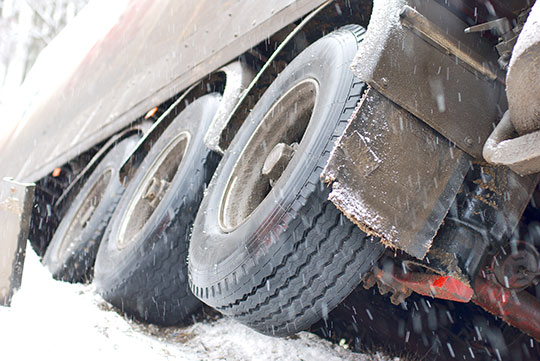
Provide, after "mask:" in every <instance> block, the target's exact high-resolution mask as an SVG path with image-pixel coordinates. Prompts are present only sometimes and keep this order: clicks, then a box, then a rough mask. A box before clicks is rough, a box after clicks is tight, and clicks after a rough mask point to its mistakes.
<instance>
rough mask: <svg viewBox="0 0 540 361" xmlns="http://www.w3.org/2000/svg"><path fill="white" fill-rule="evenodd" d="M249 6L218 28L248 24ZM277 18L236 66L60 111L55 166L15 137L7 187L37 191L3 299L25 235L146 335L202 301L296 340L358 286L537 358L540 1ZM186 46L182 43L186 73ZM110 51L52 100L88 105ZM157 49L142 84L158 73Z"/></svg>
mask: <svg viewBox="0 0 540 361" xmlns="http://www.w3.org/2000/svg"><path fill="white" fill-rule="evenodd" d="M148 3H149V2H145V1H139V2H137V1H134V2H132V3H131V5H130V7H129V9H130V11H131V13H130V12H127V13H128V14H131V17H129V16H128V17H127V18H125V19H128V20H129V19H131V21H135V20H136V19H138V21H140V23H141V24H142V25H141V24H139V25H141V26H142V27H143V28H144V26H145V24H146V25H148V24H151V25H152V27H151V29H158V30H159V29H162V30H163V29H164V28H163V27H162V28H160V27H159V26H158V25H157V24H156V22H155V19H153V20H152V21H151V22H150V21H149V20H148V19H147V20H145V19H146V18H138V17H137V14H139V13H138V12H139V11H143V10H145V11H147V12H148V13H154V12H155V13H156V14H157V13H158V10H157V8H154V6H152V5H149V4H148ZM241 3H242V2H238V4H237V5H235V6H237V7H235V6H232V7H231V9H229V10H230V12H229V13H228V16H229V17H231V18H236V16H240V18H242V16H241V15H238V14H237V13H235V11H237V10H239V9H242V6H241ZM194 6H195V5H194ZM245 6H248V5H245ZM280 6H281V5H280ZM265 10H269V11H270V9H265ZM278 10H279V11H278ZM193 11H194V13H193V14H194V17H193V19H192V21H193V22H194V23H197V21H199V22H198V23H197V24H199V25H201V24H202V25H204V26H203V28H205V26H206V23H207V21H203V20H200V19H204V16H202V15H200V13H199V12H197V11H199V10H197V9H195V7H194V9H193ZM274 11H275V12H276V13H275V15H269V16H268V17H265V16H266V15H264V16H263V15H261V18H264V19H265V20H263V21H262V22H261V24H264V26H263V25H261V27H259V28H257V27H255V26H256V25H257V26H259V23H257V21H258V19H257V17H255V20H253V25H252V27H253V29H258V30H257V31H255V30H253V31H252V32H250V31H247V30H241V29H240V30H238V32H237V33H235V34H233V36H232V38H242V39H250V40H249V41H245V42H244V43H242V44H241V46H239V45H234V44H238V43H234V42H233V43H230V44H229V45H228V47H225V48H222V50H220V51H223V52H227V53H228V55H227V56H221V55H220V56H217V55H216V56H215V57H212V55H210V56H209V57H208V58H207V59H206V60H201V62H200V63H198V64H187V63H189V61H187V63H186V61H184V60H182V61H180V63H181V65H182V66H184V65H186V64H187V65H186V66H187V69H189V70H186V71H185V72H184V73H181V74H180V75H178V74H177V75H171V76H169V79H170V78H174V79H175V80H174V81H169V82H168V83H167V84H161V85H160V86H161V87H160V88H159V87H157V86H156V84H150V83H148V84H146V85H148V86H149V89H148V91H147V93H148V96H146V97H145V98H144V100H140V101H138V102H137V103H136V104H135V105H133V104H130V102H129V101H126V100H125V99H127V97H128V96H134V97H135V98H136V97H137V96H139V95H141V94H143V91H142V90H141V89H136V90H130V91H129V92H127V93H125V94H121V95H120V97H119V98H114V97H113V98H111V99H110V100H101V97H105V93H102V94H100V93H99V90H100V88H99V86H98V85H95V87H96V89H97V90H98V91H97V93H94V92H93V93H92V94H91V96H92V97H96V98H97V99H99V102H98V103H99V105H102V106H103V108H99V107H96V108H95V109H87V107H86V106H85V109H84V111H80V109H78V108H77V106H76V105H69V109H66V111H65V113H66V114H67V116H69V115H71V113H73V112H75V111H77V110H79V112H77V113H76V118H74V119H76V122H81V124H92V121H94V122H95V124H96V125H95V126H94V128H93V132H92V131H86V134H88V136H83V135H84V134H85V133H84V127H90V128H92V126H90V125H84V126H83V129H82V130H81V131H82V132H83V133H81V134H83V135H81V134H78V135H77V137H76V138H77V139H70V140H69V142H63V141H62V142H59V144H58V146H57V148H55V149H52V148H53V147H52V146H50V145H48V146H47V147H48V148H47V147H45V149H49V148H50V149H51V156H50V157H48V154H45V155H43V156H40V157H37V158H36V159H33V160H32V161H28V162H26V163H25V164H21V163H20V162H21V159H24V157H28V155H25V154H24V152H21V147H23V146H24V145H25V144H28V139H29V138H32V139H33V137H34V134H36V133H35V132H36V130H39V129H40V128H39V127H37V128H35V129H33V128H32V126H28V124H27V125H26V126H22V127H21V128H20V129H17V132H15V133H14V134H18V138H17V136H14V137H13V139H11V140H10V141H9V142H7V143H6V145H4V146H3V148H2V149H3V153H4V154H6V157H7V158H9V160H6V161H5V163H6V165H5V167H4V173H3V174H2V175H3V176H6V177H8V176H10V177H15V180H16V181H19V182H33V183H35V191H34V185H30V184H21V183H18V182H15V181H13V180H4V182H3V183H2V185H1V187H2V188H1V191H2V192H1V193H0V194H2V199H0V201H1V202H2V203H1V204H4V207H2V208H1V211H2V212H4V214H5V215H6V217H4V219H5V222H6V223H5V227H4V226H3V228H5V229H6V233H5V236H4V240H3V244H2V245H0V247H2V248H4V247H5V249H6V250H7V251H6V252H9V253H5V254H9V257H7V258H6V259H5V260H4V263H3V264H4V265H3V266H2V267H3V269H5V271H3V270H0V276H2V277H0V278H2V279H5V282H4V283H2V282H0V286H2V287H3V288H0V290H3V291H2V292H3V293H0V296H2V298H3V300H4V303H5V304H9V299H10V297H11V295H12V293H13V292H14V290H15V289H16V288H17V286H18V283H19V282H20V274H21V269H20V267H21V266H20V265H21V262H22V261H21V259H22V258H24V257H23V254H24V247H25V245H26V235H27V234H28V238H29V239H30V243H31V244H32V246H33V247H34V248H35V249H36V250H37V252H38V254H39V255H40V256H42V257H43V263H44V264H45V265H46V266H47V267H48V268H49V269H50V270H51V272H52V273H53V276H54V277H55V278H59V279H63V280H66V281H70V282H81V281H82V282H87V281H92V280H93V281H94V282H95V283H96V287H97V290H98V292H99V293H100V294H101V295H102V296H103V297H104V298H105V299H106V300H107V301H109V302H111V303H112V304H113V305H115V306H116V307H118V308H120V309H121V310H122V312H125V313H127V314H129V315H131V316H134V317H136V318H139V319H142V320H145V321H147V322H151V323H156V324H164V325H169V324H175V323H178V322H180V321H182V320H183V319H185V318H186V317H188V316H189V315H190V313H191V312H193V310H194V309H196V308H197V307H199V305H200V304H199V301H198V300H201V301H202V302H204V303H206V304H207V305H210V306H211V307H213V308H215V309H217V310H218V311H220V312H221V313H223V314H225V315H229V316H231V317H233V318H235V319H237V320H239V321H240V322H242V323H244V324H247V325H248V326H250V327H252V328H254V329H256V330H257V331H259V332H262V333H266V334H270V335H290V334H293V333H295V332H297V331H300V330H302V329H305V328H307V327H309V326H310V325H312V324H313V323H315V322H317V321H318V320H319V319H321V318H323V319H324V318H326V317H327V315H328V312H329V311H331V310H332V309H333V308H335V307H336V306H337V305H338V304H339V303H340V302H341V301H342V300H343V299H344V298H345V297H346V296H347V295H348V294H350V293H351V292H352V291H353V290H354V289H355V288H357V286H359V285H360V284H363V285H364V287H365V288H367V289H369V288H371V287H373V286H375V285H377V287H378V289H379V291H380V292H381V294H386V293H388V292H390V294H391V296H390V301H391V302H392V303H393V304H395V305H404V304H406V302H407V301H406V300H407V298H408V297H409V296H411V294H412V293H417V294H420V295H423V296H425V297H431V298H438V299H443V300H449V301H454V302H459V303H468V302H473V303H475V304H476V305H478V306H480V307H482V308H483V309H485V310H486V311H488V312H490V313H491V314H493V315H495V316H497V317H499V318H501V319H502V320H504V321H505V322H507V323H508V324H510V325H512V326H514V327H516V328H518V329H520V330H521V331H522V332H524V333H526V334H528V335H530V336H531V337H533V338H534V339H535V340H537V341H540V301H539V298H538V296H537V291H536V286H537V285H538V283H539V280H540V278H539V276H540V254H539V253H538V245H539V244H538V242H539V240H538V237H535V235H537V230H536V227H537V226H536V224H537V223H535V222H537V220H536V219H535V218H534V215H535V214H537V213H535V211H534V210H536V209H537V205H536V204H537V203H536V200H537V199H538V187H537V186H538V182H539V180H540V178H539V175H538V171H539V170H540V165H539V164H540V162H539V161H538V159H539V156H538V151H539V149H540V147H539V146H538V144H540V143H539V142H538V141H537V137H538V134H540V133H539V129H540V122H539V120H538V119H539V114H540V113H539V112H540V111H539V109H540V89H539V86H540V85H539V84H540V82H539V75H538V74H539V73H538V70H539V69H540V64H539V63H540V61H539V59H540V55H539V54H540V26H539V24H540V6H539V5H538V4H536V5H535V4H534V2H529V1H521V0H516V1H510V2H504V1H498V0H497V1H495V0H494V1H491V2H483V1H461V0H452V1H432V0H410V1H408V0H385V1H383V0H381V1H374V2H373V3H372V2H369V1H350V0H348V1H327V2H321V1H311V2H310V1H298V2H296V3H294V4H293V5H291V4H289V3H287V4H286V5H283V8H281V10H280V9H279V6H278V5H276V8H275V9H272V10H271V14H274ZM164 23H166V21H164ZM129 24H131V23H128V25H129ZM242 24H243V23H238V24H237V25H238V27H239V28H240V27H241V26H240V25H242ZM124 25H126V24H124ZM131 25H132V24H131ZM136 25H137V24H135V25H133V26H134V27H136ZM227 25H228V26H230V25H231V23H229V22H227V21H223V24H222V23H219V26H218V27H221V26H225V27H226V26H227ZM163 26H164V25H163ZM190 26H192V24H191V25H189V24H188V25H186V28H185V31H186V32H188V31H190V30H193V29H195V28H196V26H195V27H194V28H193V29H192V28H191V27H190ZM233 28H234V27H233ZM121 29H122V28H120V29H118V28H117V29H116V31H121ZM130 29H131V28H130V26H127V27H125V28H124V30H125V31H126V32H128V31H129V30H130ZM228 29H229V28H228ZM261 29H262V30H261ZM229 30H230V29H229ZM168 31H170V32H171V34H176V30H170V29H169V30H168ZM193 31H195V30H193ZM233 31H235V30H233ZM156 32H157V33H159V31H157V30H156V31H153V32H150V33H149V34H155V33H156ZM115 34H116V33H115V32H114V31H111V32H110V33H109V36H111V38H112V37H114V36H116V35H115ZM192 34H195V32H194V33H192ZM197 34H198V33H197ZM207 34H208V31H207ZM132 35H133V34H132ZM229 35H231V34H228V35H227V36H229ZM262 35H264V36H262ZM126 36H127V35H126ZM133 36H134V35H133ZM137 36H138V35H137ZM190 36H191V35H190ZM198 36H199V35H193V36H192V37H189V36H188V37H187V38H186V39H188V40H189V41H188V40H185V41H184V43H182V44H183V49H182V51H183V52H184V53H185V54H186V56H187V54H196V49H194V46H193V45H195V48H196V44H193V41H195V40H197V41H203V42H204V40H201V39H199V38H198ZM261 37H264V39H259V38H261ZM194 39H195V40H194ZM202 39H204V37H203V38H202ZM255 39H258V41H257V42H255ZM215 41H216V40H208V43H207V44H208V46H209V48H212V46H213V42H215ZM111 43H112V44H114V42H112V40H111ZM199 45H200V44H199ZM211 45H212V46H211ZM109 46H110V44H109V43H107V42H103V44H102V45H101V47H96V49H97V50H96V53H95V54H101V55H95V57H94V58H93V57H92V56H89V57H87V58H86V59H85V60H84V61H83V62H82V63H81V64H82V65H81V67H80V68H79V70H80V72H79V73H77V72H75V73H74V74H75V75H74V76H73V77H72V78H71V79H70V81H69V82H68V83H67V84H68V85H65V84H64V87H63V88H62V87H60V88H59V89H60V90H59V91H58V92H59V93H62V94H64V95H63V96H66V95H65V94H67V93H68V91H71V92H72V94H76V92H77V91H80V92H81V93H84V91H83V90H77V89H78V88H77V87H78V86H80V85H78V84H80V83H77V82H76V81H77V80H79V81H81V79H82V80H84V76H83V75H85V74H86V76H88V75H87V74H88V72H89V71H91V70H92V69H94V68H95V67H96V66H97V65H96V64H98V65H100V64H101V65H102V64H103V63H101V62H100V61H103V60H104V59H106V58H107V56H108V57H113V54H112V53H111V50H110V49H109ZM243 47H247V50H244V49H243ZM162 49H168V48H167V47H166V46H165V45H164V46H163V48H162ZM223 49H225V50H223ZM139 50H140V49H139ZM100 51H101V53H100ZM204 52H208V53H209V54H212V53H214V50H208V49H204V50H201V53H204ZM173 53H174V51H173ZM229 53H231V54H233V55H231V54H229ZM103 54H104V55H103ZM163 54H164V55H163V57H162V59H160V61H158V62H155V63H152V64H153V65H152V67H151V68H149V69H148V73H151V72H152V71H154V72H155V71H158V70H159V69H162V71H165V70H163V69H167V68H166V66H164V65H163V64H162V63H163V62H162V61H161V60H164V61H165V60H167V62H168V61H169V60H170V59H169V57H168V55H170V54H171V53H170V52H169V51H168V50H167V51H164V52H163ZM220 54H221V53H220ZM91 55H92V54H91ZM157 56H159V54H158V55H157ZM113 58H114V57H113ZM182 59H183V58H182ZM115 61H116V60H115ZM156 64H157V65H156ZM111 68H112V69H113V70H114V66H113V67H111ZM96 69H97V68H96ZM108 71H109V70H106V71H102V72H98V75H100V76H106V75H107V74H108V73H107V72H108ZM140 71H141V72H143V71H144V70H140ZM180 79H181V80H182V81H181V82H180ZM98 80H99V79H98ZM113 80H114V81H117V79H113ZM121 80H122V79H120V80H118V81H121ZM111 81H112V80H111ZM96 84H99V81H96ZM179 84H180V85H179ZM139 85H145V84H139ZM105 86H106V87H107V85H106V84H105ZM158 88H159V89H158ZM101 90H103V89H102V88H101ZM96 94H97V95H96ZM57 96H59V95H58V94H56V93H53V94H52V95H48V97H47V96H46V97H44V98H43V99H44V100H41V102H37V103H38V104H39V105H38V106H37V107H33V108H30V109H31V111H29V115H25V117H26V118H24V119H26V122H27V123H29V124H34V123H32V122H33V119H36V117H37V114H39V112H40V111H43V110H47V111H51V109H52V108H51V107H57V105H55V104H56V103H54V101H55V100H56V98H55V97H57ZM104 99H105V98H104ZM70 100H71V101H75V102H76V101H81V100H80V99H79V97H77V96H73V98H70ZM122 102H125V104H126V105H125V108H119V106H120V104H122ZM51 104H52V105H51ZM93 106H96V104H95V103H94V104H93ZM115 107H116V108H115ZM107 109H109V110H111V109H112V110H111V112H110V113H109V114H106V115H100V112H101V111H102V110H105V111H107ZM148 109H150V111H148ZM63 113H64V111H62V110H60V111H58V112H57V113H54V114H55V115H56V116H59V117H60V115H59V114H63ZM74 114H75V113H74ZM63 116H66V115H63ZM100 116H101V118H100ZM114 117H116V119H113V118H114ZM60 119H62V118H60ZM64 119H66V118H64ZM100 119H101V124H102V128H101V132H99V129H100V128H99V124H100V123H99V120H100ZM60 123H62V121H60ZM64 123H66V122H64ZM66 124H67V123H66ZM103 124H104V125H103ZM77 130H79V129H77ZM43 132H44V134H45V136H44V137H43V138H39V139H38V138H36V139H37V141H36V142H37V144H38V145H39V144H41V143H40V142H46V141H47V140H46V139H45V137H46V136H47V135H48V134H47V132H48V131H46V130H44V131H43ZM68 133H69V132H68V131H67V130H66V134H64V135H61V136H59V139H61V138H63V137H66V136H68V135H69V134H68ZM36 137H37V136H36ZM81 137H82V138H81ZM49 142H50V140H49ZM62 145H63V148H62ZM15 153H21V154H17V155H15ZM27 154H28V153H27ZM11 156H13V158H12V157H11ZM31 158H32V157H31V156H30V158H29V159H31ZM10 192H11V193H12V194H10ZM21 192H22V193H21ZM32 195H33V196H32ZM32 199H33V201H32ZM31 204H33V206H32V207H30V206H29V205H31ZM526 209H527V211H526ZM531 210H532V211H531ZM524 212H525V216H524ZM531 214H532V218H531V216H530V215H531ZM8 216H9V217H8ZM186 259H187V260H188V261H187V262H186ZM2 279H0V281H2ZM4 284H5V286H4ZM197 299H198V300H197ZM473 358H474V356H473Z"/></svg>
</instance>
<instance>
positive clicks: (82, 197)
mask: <svg viewBox="0 0 540 361" xmlns="http://www.w3.org/2000/svg"><path fill="white" fill-rule="evenodd" d="M138 139H139V137H137V136H132V137H129V138H127V139H124V140H123V141H121V142H120V143H119V144H117V145H115V146H114V148H113V149H112V150H110V151H109V152H108V153H107V154H106V155H105V157H104V158H103V159H102V160H101V161H100V162H99V164H98V165H97V167H96V168H95V169H94V171H93V172H92V173H91V175H90V177H89V178H88V180H87V181H86V182H85V183H84V186H83V187H82V188H81V190H80V191H79V193H78V194H77V196H76V197H75V199H74V200H73V202H72V203H71V205H70V206H69V209H68V210H67V212H66V214H65V215H64V217H63V218H62V221H61V222H60V224H59V225H58V228H57V229H56V232H55V233H54V235H53V237H52V240H51V243H50V244H49V246H48V248H47V251H46V252H45V255H44V256H43V264H44V265H45V267H47V268H48V269H49V271H50V272H51V273H52V276H53V277H54V278H55V279H59V280H63V281H67V282H89V281H91V279H92V273H93V267H94V261H95V258H96V253H97V250H98V247H99V244H100V242H101V238H102V237H103V233H104V232H105V228H106V227H107V224H108V223H109V220H110V218H111V215H112V213H113V211H114V209H115V208H116V205H117V204H118V201H119V200H120V197H121V196H122V193H123V192H124V187H123V185H122V184H121V183H120V180H119V179H118V168H119V167H120V166H121V164H122V162H123V161H124V159H125V157H127V156H128V154H129V152H130V151H131V150H132V149H133V148H134V147H135V145H136V143H137V141H138Z"/></svg>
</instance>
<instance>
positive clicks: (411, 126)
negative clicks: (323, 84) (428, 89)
mask: <svg viewBox="0 0 540 361" xmlns="http://www.w3.org/2000/svg"><path fill="white" fill-rule="evenodd" d="M468 166H469V165H468V161H467V157H466V156H465V155H464V153H463V152H462V151H460V150H458V149H456V148H453V147H452V146H450V145H449V143H448V142H447V141H445V140H444V138H442V136H440V135H439V134H437V133H436V132H435V131H433V130H432V129H431V128H429V127H428V126H427V125H425V124H424V123H422V122H421V121H420V120H418V119H417V118H415V117H414V116H412V115H411V114H410V113H408V112H407V111H405V110H403V109H402V108H400V107H398V106H397V105H395V104H394V103H392V102H391V101H389V100H388V99H386V98H385V97H384V96H382V95H381V94H380V93H378V92H377V91H376V90H375V89H373V88H370V89H368V90H367V91H366V94H365V95H364V97H363V98H362V100H361V102H360V103H359V104H358V107H357V108H356V110H355V112H354V113H353V115H352V116H351V119H350V121H349V124H348V126H347V128H346V130H345V132H344V133H343V134H342V136H341V137H340V138H339V139H338V141H337V143H336V145H335V147H334V149H333V151H332V154H331V155H330V158H329V161H328V163H327V165H326V167H325V169H324V170H323V172H322V174H321V179H322V180H323V181H324V182H326V183H329V184H331V185H332V191H331V193H330V196H329V199H330V200H331V201H332V202H333V203H334V204H335V205H336V206H337V207H338V208H339V209H340V210H341V211H342V212H343V213H344V214H345V215H346V216H347V218H349V219H350V220H351V221H353V223H355V224H356V225H358V226H359V227H360V228H361V229H362V230H363V231H365V232H366V233H368V234H371V235H375V236H378V237H381V239H382V242H383V243H384V244H385V245H386V246H389V247H393V248H397V249H401V250H403V251H405V252H407V253H409V254H410V255H412V256H414V257H417V258H419V259H422V258H424V257H425V255H426V253H427V252H428V250H429V248H430V246H431V244H432V241H433V238H434V237H435V235H436V233H437V231H438V229H439V227H440V225H441V223H442V220H443V219H444V217H445V216H446V214H447V212H448V209H449V208H450V206H451V204H452V202H453V200H454V198H455V195H456V194H457V191H458V189H459V187H460V185H461V183H462V181H463V178H464V176H465V173H466V171H467V169H468Z"/></svg>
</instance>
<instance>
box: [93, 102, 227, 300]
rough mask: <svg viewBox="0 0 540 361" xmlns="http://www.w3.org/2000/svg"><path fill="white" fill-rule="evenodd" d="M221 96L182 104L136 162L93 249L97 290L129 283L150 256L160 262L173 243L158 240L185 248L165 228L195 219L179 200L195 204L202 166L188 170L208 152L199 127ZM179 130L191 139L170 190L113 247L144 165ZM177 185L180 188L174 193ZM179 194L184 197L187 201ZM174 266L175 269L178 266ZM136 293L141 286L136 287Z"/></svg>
mask: <svg viewBox="0 0 540 361" xmlns="http://www.w3.org/2000/svg"><path fill="white" fill-rule="evenodd" d="M203 98H204V99H205V100H203V101H204V102H205V103H204V104H205V105H206V106H201V99H203ZM220 99H221V96H219V95H218V94H210V95H206V96H205V97H202V98H199V99H198V100H196V101H195V102H194V103H193V104H191V106H188V107H186V108H185V109H184V111H183V112H182V113H180V115H179V116H178V117H177V118H175V119H174V120H173V121H172V123H171V124H170V125H169V126H168V127H167V128H166V129H165V130H164V132H163V134H162V135H161V136H160V137H159V139H158V140H157V141H156V143H155V144H154V145H153V146H152V148H151V150H150V152H149V153H148V155H147V156H146V157H145V159H144V160H143V162H142V163H141V165H140V166H139V169H138V171H137V172H136V173H135V176H134V177H133V179H132V180H131V181H130V183H129V184H128V187H127V189H126V192H125V193H124V196H123V197H122V199H121V200H120V203H119V205H118V207H117V210H116V211H115V214H114V215H113V219H111V222H110V224H109V226H108V228H107V230H106V232H105V237H104V242H103V244H102V246H101V247H100V250H99V252H98V257H97V260H96V271H95V272H96V279H95V282H96V285H97V287H98V290H99V291H100V292H101V293H107V292H109V291H111V290H115V289H118V288H119V287H121V285H122V284H124V283H126V282H129V280H130V277H131V275H132V274H134V273H136V272H137V271H138V270H139V268H140V267H141V264H143V263H147V262H151V261H155V262H160V260H161V259H163V257H165V255H164V253H167V251H168V249H169V248H172V247H173V246H172V244H171V245H170V247H167V245H166V244H163V243H174V245H175V246H176V247H180V251H181V250H182V249H183V248H182V247H184V248H185V252H187V245H186V240H185V239H184V238H180V237H179V238H175V239H171V238H173V237H167V233H166V232H164V230H165V229H166V228H168V227H171V226H174V227H178V226H180V227H182V226H185V227H188V226H189V227H190V226H191V224H192V222H193V219H194V218H195V214H196V209H180V210H179V209H178V208H179V206H180V204H191V205H194V204H196V205H198V204H200V201H201V198H202V194H201V193H202V192H198V191H197V189H195V188H196V187H197V184H199V183H200V180H199V179H200V177H203V176H204V174H202V173H203V172H202V171H199V172H198V173H197V174H193V170H194V169H198V168H200V165H201V162H202V161H203V160H204V159H205V158H206V157H207V156H208V152H209V151H208V150H207V149H206V147H205V145H204V143H203V142H202V139H203V136H204V131H205V130H206V127H207V126H208V125H209V122H210V121H211V119H212V115H211V114H214V113H215V111H216V109H217V107H218V105H219V101H220ZM197 112H202V114H203V115H202V116H201V114H197ZM192 119H205V122H200V123H199V122H195V121H191V120H192ZM181 132H188V133H189V134H190V141H189V144H188V147H187V149H186V151H185V154H184V158H183V159H182V161H181V163H180V165H179V168H178V171H177V173H176V175H175V176H174V178H173V180H172V182H171V184H170V187H169V191H167V192H166V193H165V195H164V197H163V199H162V200H161V201H160V203H159V205H158V206H157V207H156V209H155V210H154V211H153V213H152V215H151V216H150V218H149V219H148V220H147V221H146V223H145V224H144V226H143V227H142V229H141V230H140V231H139V232H138V233H137V234H136V235H135V237H134V239H133V240H132V241H131V242H129V243H128V244H127V245H126V246H125V247H124V248H118V247H117V242H116V240H117V239H118V235H119V232H120V226H121V224H122V220H123V215H124V214H125V212H126V211H127V208H128V207H129V206H130V200H131V197H132V196H133V195H134V194H135V193H136V191H137V188H138V186H139V184H140V183H141V181H143V179H144V178H145V177H146V175H147V170H148V169H150V168H151V165H152V164H153V163H154V162H155V160H156V158H158V156H159V154H160V152H161V151H162V149H163V148H164V147H165V146H166V145H167V144H169V142H170V141H171V140H173V139H174V138H175V137H176V136H178V134H180V133H181ZM176 190H182V191H180V192H178V191H176ZM182 198H187V200H185V199H182ZM179 213H181V216H179V215H178V214H179ZM191 214H192V215H191ZM178 217H181V218H182V219H181V220H180V224H178V223H179V222H178ZM175 220H176V222H175ZM171 224H172V225H171ZM182 231H183V232H182V233H183V234H186V233H189V229H184V230H182ZM178 268H179V269H180V268H181V265H179V266H178ZM186 284H187V277H186ZM141 292H143V291H142V290H141Z"/></svg>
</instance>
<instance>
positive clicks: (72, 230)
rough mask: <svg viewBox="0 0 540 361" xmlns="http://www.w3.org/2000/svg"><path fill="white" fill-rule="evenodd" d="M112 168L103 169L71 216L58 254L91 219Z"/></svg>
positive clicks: (71, 244) (64, 250)
mask: <svg viewBox="0 0 540 361" xmlns="http://www.w3.org/2000/svg"><path fill="white" fill-rule="evenodd" d="M112 176H113V169H112V168H107V169H105V170H104V171H103V172H102V173H101V175H100V176H99V178H98V180H97V181H96V182H95V183H94V184H93V186H92V188H91V190H90V192H89V193H88V195H87V196H86V199H85V200H84V202H82V204H81V206H80V207H79V208H78V209H77V212H76V213H75V216H74V217H73V218H72V220H71V222H70V224H69V226H68V229H67V231H66V233H65V235H64V238H63V239H62V242H61V244H60V247H59V248H58V254H63V253H66V252H68V251H69V249H70V248H72V247H73V245H74V244H75V243H76V241H77V238H78V237H80V235H81V234H82V232H83V231H84V230H85V229H86V226H87V225H88V223H89V222H90V220H91V219H92V217H93V215H94V213H95V211H96V209H97V208H98V207H99V204H100V203H101V201H102V200H103V196H104V195H105V193H106V191H107V187H108V185H109V183H110V181H111V179H112Z"/></svg>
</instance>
